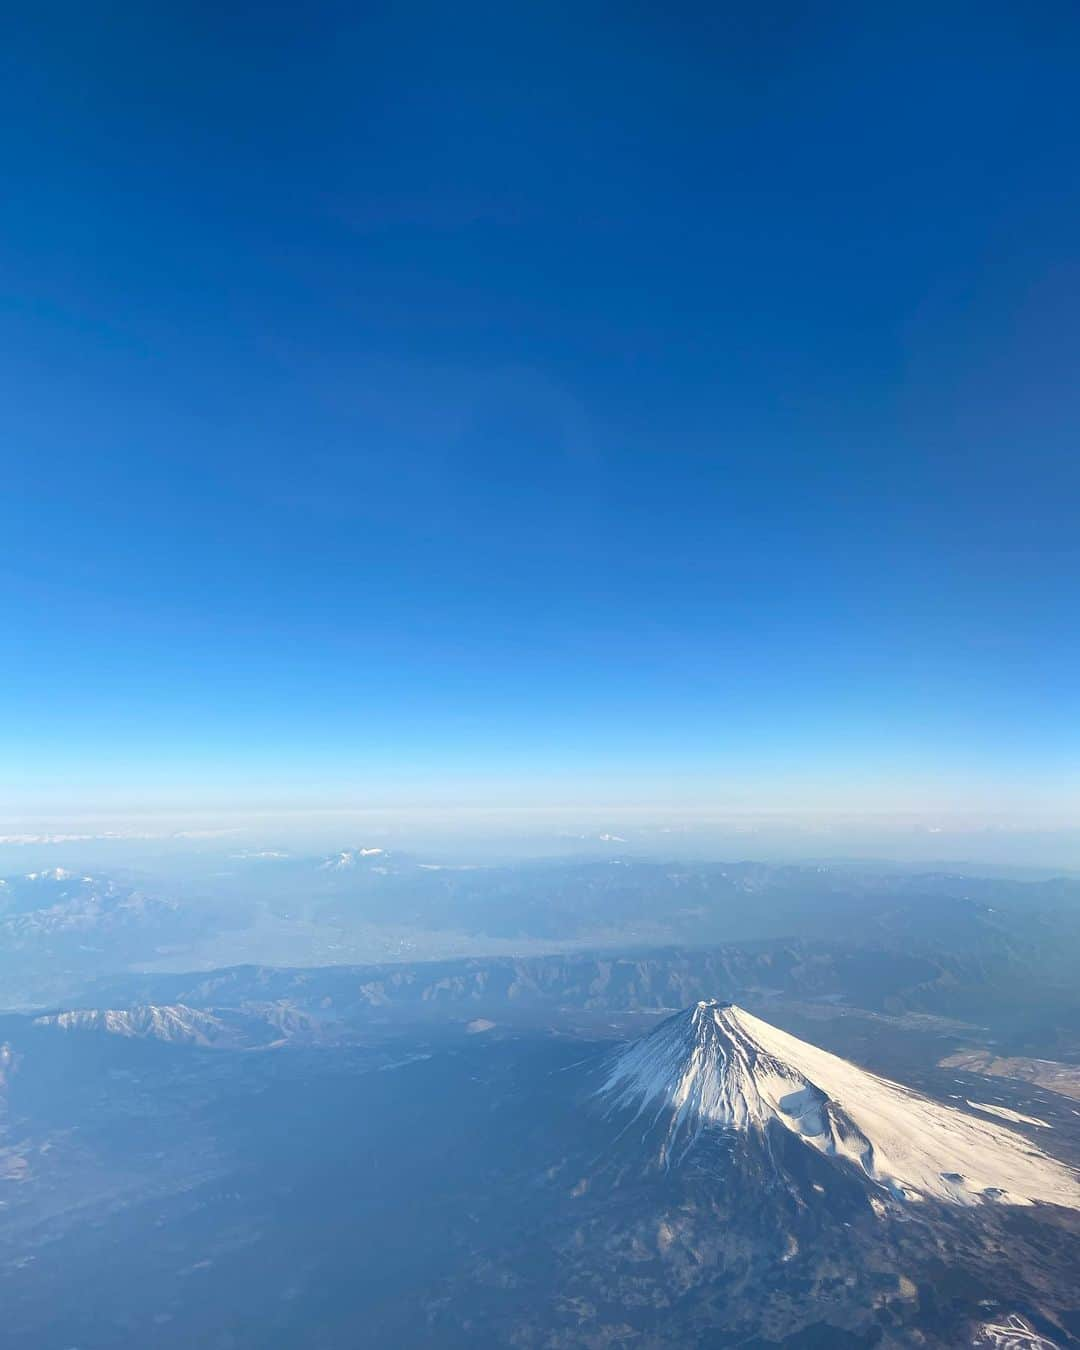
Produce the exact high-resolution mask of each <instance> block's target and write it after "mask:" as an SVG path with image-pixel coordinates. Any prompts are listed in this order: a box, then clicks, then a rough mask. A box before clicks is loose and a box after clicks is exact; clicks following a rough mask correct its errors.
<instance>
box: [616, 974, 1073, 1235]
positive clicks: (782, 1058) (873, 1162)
mask: <svg viewBox="0 0 1080 1350" xmlns="http://www.w3.org/2000/svg"><path fill="white" fill-rule="evenodd" d="M600 1093H601V1095H602V1097H603V1098H604V1100H605V1101H606V1102H607V1103H608V1104H609V1105H610V1106H612V1107H615V1108H630V1109H632V1110H634V1111H635V1113H636V1114H637V1116H639V1117H645V1118H647V1119H650V1120H652V1121H654V1122H656V1123H664V1124H666V1139H665V1142H664V1145H663V1158H664V1160H665V1162H670V1161H671V1160H672V1159H674V1158H676V1157H678V1156H679V1155H680V1154H681V1153H682V1152H684V1151H685V1150H686V1149H688V1148H689V1147H690V1145H691V1144H692V1143H693V1142H694V1140H695V1139H696V1138H697V1137H698V1136H699V1135H700V1134H701V1132H702V1131H704V1130H708V1129H716V1128H721V1129H728V1130H734V1131H741V1132H744V1133H746V1134H747V1135H748V1136H751V1137H752V1138H754V1139H756V1140H759V1141H765V1142H767V1140H768V1137H769V1133H770V1131H771V1130H773V1129H775V1128H777V1127H779V1128H782V1129H784V1130H787V1131H789V1132H790V1133H791V1134H794V1135H796V1136H798V1137H799V1138H800V1139H801V1140H802V1141H803V1142H804V1143H805V1144H806V1145H808V1146H809V1147H811V1148H814V1149H816V1150H817V1151H818V1152H819V1153H821V1154H824V1155H826V1156H829V1157H832V1158H836V1159H838V1160H839V1161H840V1162H841V1163H842V1164H846V1165H849V1166H850V1167H853V1168H855V1169H858V1171H859V1172H861V1173H862V1174H863V1175H864V1176H865V1177H867V1178H868V1179H869V1180H871V1181H872V1182H874V1183H877V1184H878V1185H880V1186H882V1187H885V1188H887V1189H888V1190H889V1191H891V1192H892V1194H893V1195H894V1196H896V1197H898V1198H903V1199H909V1200H914V1199H920V1198H923V1197H935V1198H937V1199H939V1200H947V1201H952V1202H954V1203H957V1204H962V1205H973V1204H978V1203H980V1202H983V1201H987V1200H997V1201H999V1202H1002V1203H1005V1204H1018V1205H1026V1204H1032V1203H1034V1202H1042V1203H1046V1204H1056V1205H1063V1206H1068V1207H1070V1208H1073V1209H1080V1179H1078V1177H1077V1175H1076V1174H1075V1173H1074V1172H1073V1171H1071V1169H1069V1168H1068V1167H1066V1166H1065V1165H1064V1164H1063V1163H1060V1162H1058V1161H1056V1160H1055V1159H1053V1158H1051V1157H1049V1156H1048V1155H1047V1154H1045V1153H1043V1152H1042V1151H1041V1150H1040V1149H1038V1148H1037V1147H1036V1146H1035V1145H1034V1144H1032V1143H1030V1142H1029V1141H1028V1140H1027V1139H1025V1138H1024V1137H1023V1136H1022V1135H1020V1134H1018V1133H1016V1132H1015V1131H1014V1130H1010V1129H1007V1128H1005V1127H1004V1126H1001V1125H998V1124H996V1123H994V1122H991V1121H987V1120H982V1119H977V1118H976V1117H974V1116H969V1115H967V1114H966V1113H964V1112H962V1111H958V1110H955V1109H954V1108H952V1107H948V1106H942V1105H940V1104H939V1103H937V1102H934V1101H931V1100H930V1099H929V1098H928V1097H924V1096H923V1095H922V1094H921V1093H918V1092H914V1091H912V1090H910V1089H908V1088H905V1087H902V1086H901V1085H900V1084H898V1083H893V1082H890V1081H889V1080H888V1079H885V1078H879V1077H877V1076H876V1075H875V1074H872V1073H868V1072H867V1071H866V1070H865V1069H860V1068H858V1067H857V1066H856V1065H854V1064H851V1063H850V1062H849V1061H847V1060H844V1059H841V1058H840V1057H839V1056H837V1055H833V1054H830V1053H829V1052H828V1051H826V1050H821V1049H819V1048H818V1047H817V1046H814V1045H810V1044H808V1043H807V1042H806V1041H801V1040H799V1039H798V1038H797V1037H795V1036H790V1035H788V1033H787V1032H784V1031H780V1030H779V1029H778V1028H777V1027H774V1026H770V1025H769V1023H768V1022H763V1021H762V1020H761V1019H760V1018H757V1017H754V1016H752V1015H751V1014H750V1013H748V1012H745V1011H743V1009H741V1008H737V1007H735V1006H734V1005H733V1004H730V1003H717V1002H715V1001H711V1000H710V1001H705V1002H701V1003H698V1004H697V1005H696V1006H695V1007H692V1008H689V1009H687V1010H686V1011H685V1012H682V1013H678V1014H677V1015H676V1016H675V1017H672V1018H669V1019H668V1020H667V1021H666V1022H664V1023H662V1024H661V1025H660V1026H659V1027H657V1028H656V1030H655V1031H653V1032H652V1033H651V1034H650V1035H648V1036H646V1037H645V1038H644V1039H643V1040H640V1041H637V1042H635V1043H634V1044H632V1045H629V1046H627V1047H625V1048H624V1049H623V1050H621V1051H619V1052H618V1053H617V1054H616V1055H615V1056H614V1058H613V1060H612V1062H611V1064H610V1066H609V1068H608V1070H607V1073H606V1077H605V1081H604V1083H603V1086H602V1087H601V1089H600Z"/></svg>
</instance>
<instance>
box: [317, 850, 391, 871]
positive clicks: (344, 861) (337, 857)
mask: <svg viewBox="0 0 1080 1350" xmlns="http://www.w3.org/2000/svg"><path fill="white" fill-rule="evenodd" d="M385 856H386V850H385V849H381V848H347V849H343V850H342V851H341V852H340V853H335V854H334V856H333V857H332V858H327V859H326V861H325V862H321V863H320V864H319V867H320V869H321V870H322V871H324V872H351V871H352V870H353V869H354V868H356V867H358V866H360V865H361V864H362V863H363V862H364V860H365V859H367V858H383V857H385Z"/></svg>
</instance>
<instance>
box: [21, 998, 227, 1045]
mask: <svg viewBox="0 0 1080 1350" xmlns="http://www.w3.org/2000/svg"><path fill="white" fill-rule="evenodd" d="M34 1024H35V1026H54V1027H58V1028H59V1029H60V1030H61V1031H104V1032H108V1033H110V1034H111V1035H113V1036H126V1037H130V1038H134V1039H138V1040H145V1039H150V1040H155V1041H171V1042H172V1043H173V1044H180V1045H212V1044H214V1043H215V1042H219V1041H221V1040H222V1039H229V1038H230V1037H229V1028H228V1027H227V1026H226V1025H225V1023H224V1022H222V1021H221V1020H220V1018H217V1017H215V1016H214V1015H213V1013H209V1012H202V1011H200V1010H199V1009H197V1008H188V1007H185V1006H184V1004H182V1003H177V1004H173V1005H171V1006H170V1005H165V1006H163V1007H159V1006H156V1005H155V1004H152V1003H148V1004H144V1005H142V1006H140V1007H134V1008H78V1009H74V1010H72V1011H70V1012H62V1013H51V1014H49V1015H47V1016H44V1017H37V1018H35V1019H34Z"/></svg>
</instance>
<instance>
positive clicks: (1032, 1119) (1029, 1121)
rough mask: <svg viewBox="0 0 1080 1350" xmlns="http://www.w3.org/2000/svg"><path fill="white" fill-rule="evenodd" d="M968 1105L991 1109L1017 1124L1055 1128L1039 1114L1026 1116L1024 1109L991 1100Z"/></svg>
mask: <svg viewBox="0 0 1080 1350" xmlns="http://www.w3.org/2000/svg"><path fill="white" fill-rule="evenodd" d="M965 1100H966V1098H965ZM968 1106H973V1107H974V1108H975V1109H976V1111H989V1113H990V1114H991V1115H992V1116H1000V1117H1001V1119H1002V1120H1011V1121H1013V1123H1014V1124H1016V1125H1038V1126H1040V1127H1041V1128H1042V1129H1044V1130H1052V1129H1053V1128H1054V1127H1053V1125H1051V1124H1050V1122H1049V1121H1046V1120H1040V1119H1039V1118H1038V1116H1025V1115H1024V1113H1023V1112H1022V1111H1011V1110H1010V1109H1009V1108H1008V1107H1007V1106H992V1105H991V1104H990V1103H989V1102H972V1101H969V1102H968Z"/></svg>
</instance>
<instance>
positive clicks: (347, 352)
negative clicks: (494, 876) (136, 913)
mask: <svg viewBox="0 0 1080 1350" xmlns="http://www.w3.org/2000/svg"><path fill="white" fill-rule="evenodd" d="M5 47H6V50H5V53H4V55H3V58H2V59H3V78H2V79H0V88H2V90H3V94H2V98H3V101H4V103H5V105H6V106H5V109H4V123H3V124H4V127H5V131H4V133H3V140H4V163H5V171H4V179H5V188H4V199H3V200H4V204H3V231H2V253H0V300H2V307H0V342H2V350H3V356H4V359H3V372H2V384H0V417H2V421H0V434H2V453H3V461H4V463H3V480H2V481H3V485H4V493H3V502H2V504H0V526H2V541H3V548H2V554H0V602H2V603H3V606H4V611H5V616H6V617H5V620H4V624H3V630H2V641H3V652H2V653H0V659H2V662H3V670H4V679H3V685H4V693H3V699H2V710H0V754H2V756H3V762H4V764H5V765H6V769H5V771H4V774H3V786H2V788H0V812H4V813H6V814H7V816H9V817H12V818H14V817H15V816H17V815H19V814H20V813H22V812H30V813H33V811H36V810H38V809H40V810H43V811H44V810H49V811H53V810H55V811H57V812H61V813H63V812H72V813H78V812H79V811H83V810H92V809H97V808H98V807H100V806H101V805H102V804H108V805H114V806H116V807H117V808H120V807H122V808H124V809H127V808H131V809H132V810H135V809H138V808H139V807H140V805H143V804H155V805H161V804H167V805H176V806H178V807H179V806H188V805H206V804H209V803H212V804H214V805H215V807H221V808H222V809H225V808H228V807H233V806H235V807H237V808H240V807H245V808H246V807H249V806H251V805H254V804H259V803H272V804H275V805H280V806H290V805H309V804H310V805H319V804H331V803H335V804H338V803H340V802H342V801H363V802H369V803H378V802H380V801H383V800H396V801H401V802H406V803H407V802H409V801H412V800H416V801H454V800H458V799H461V800H466V799H467V800H473V801H494V802H499V801H515V802H522V803H528V802H532V801H535V802H538V803H548V804H551V803H563V804H572V803H574V802H576V801H582V802H594V803H595V802H605V801H635V802H644V803H649V802H669V801H670V802H675V803H678V802H694V803H696V804H698V805H708V804H709V803H710V802H713V801H715V802H717V803H724V804H728V805H739V804H754V805H772V804H775V805H784V806H790V805H792V804H795V805H798V804H800V803H802V804H805V805H807V806H810V805H820V804H825V805H828V804H832V803H838V804H844V805H846V806H849V807H858V806H860V805H866V806H867V807H868V808H869V807H870V806H873V807H874V808H891V807H894V806H895V807H897V808H899V807H905V808H911V809H920V808H921V807H924V806H925V808H926V809H927V810H928V811H932V810H936V809H939V808H941V807H942V806H943V805H945V806H950V805H951V806H954V807H956V808H957V809H967V808H972V809H974V808H981V807H982V806H984V805H987V804H989V805H992V806H993V807H994V809H995V810H997V809H1000V810H1002V811H1004V812H1005V813H1006V814H1008V813H1009V812H1011V811H1015V812H1018V813H1023V812H1031V811H1036V812H1044V813H1049V814H1051V815H1054V814H1062V815H1065V816H1067V815H1068V814H1069V813H1070V812H1075V809H1076V808H1077V807H1078V806H1080V781H1078V775H1077V768H1076V766H1077V762H1078V759H1077V755H1078V752H1080V692H1078V691H1080V680H1078V674H1080V670H1078V667H1080V661H1078V658H1080V638H1078V623H1077V609H1078V606H1077V580H1078V553H1080V543H1078V539H1080V534H1078V529H1077V525H1078V511H1077V502H1078V496H1077V489H1078V486H1080V475H1078V458H1077V441H1078V436H1077V432H1078V430H1080V393H1078V385H1077V380H1076V365H1077V351H1078V350H1080V345H1078V344H1080V248H1078V244H1077V241H1078V239H1080V182H1078V165H1080V156H1078V150H1080V146H1078V141H1080V135H1078V127H1080V119H1078V112H1080V97H1078V93H1077V81H1076V62H1077V55H1078V51H1080V15H1078V14H1077V11H1076V10H1075V9H1074V8H1073V7H1071V6H1065V5H1056V4H1047V5H1038V6H1019V5H1015V4H1009V5H1004V4H994V3H990V4H979V5H974V4H971V5H945V6H941V5H934V6H930V5H926V6H921V5H914V6H899V5H897V6H887V7H881V6H877V7H867V6H865V5H845V4H836V5H812V6H806V5H802V4H791V5H787V4H764V5H762V4H755V5H749V4H746V5H741V6H714V5H710V6H704V5H702V6H698V5H689V4H675V5H665V6H630V5H604V4H585V5H574V6H562V5H554V6H552V5H495V4H492V5H483V4H467V5H465V6H447V5H431V4H425V3H415V4H404V5H370V6H365V5H351V6H345V5H341V6H336V5H332V4H313V5H310V6H306V7H298V6H295V5H289V6H274V5H270V6H245V5H236V6H219V5H209V4H206V5H202V4H188V5H179V4H169V3H164V4H161V5H150V6H145V5H139V6H137V5H134V4H123V3H122V4H114V5H103V6H86V5H75V4H57V5H52V4H48V3H46V4H45V5H43V6H41V7H31V8H30V9H25V10H24V12H23V14H22V15H21V16H19V17H16V18H15V19H14V27H13V31H12V32H11V34H10V37H9V39H8V40H7V41H6V43H5Z"/></svg>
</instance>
